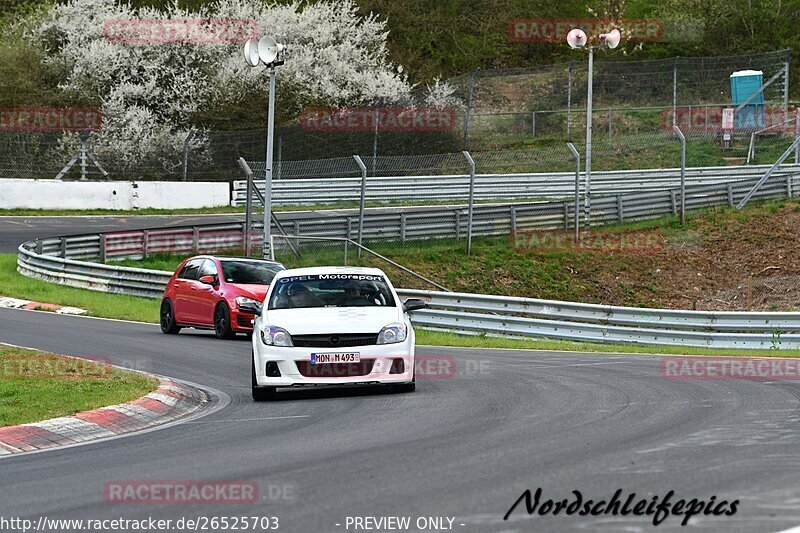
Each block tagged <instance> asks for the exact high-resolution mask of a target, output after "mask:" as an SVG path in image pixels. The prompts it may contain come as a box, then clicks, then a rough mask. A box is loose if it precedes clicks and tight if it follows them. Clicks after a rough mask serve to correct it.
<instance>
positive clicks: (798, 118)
mask: <svg viewBox="0 0 800 533" xmlns="http://www.w3.org/2000/svg"><path fill="white" fill-rule="evenodd" d="M794 114H795V122H796V125H795V127H794V136H795V137H797V138H798V139H800V107H798V108H797V109H795V110H794ZM794 164H795V165H798V164H800V146H797V148H795V149H794Z"/></svg>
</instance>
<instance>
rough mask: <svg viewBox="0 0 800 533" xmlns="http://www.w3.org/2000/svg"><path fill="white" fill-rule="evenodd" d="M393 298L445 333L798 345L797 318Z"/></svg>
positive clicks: (456, 296)
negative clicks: (416, 303)
mask: <svg viewBox="0 0 800 533" xmlns="http://www.w3.org/2000/svg"><path fill="white" fill-rule="evenodd" d="M398 293H399V294H400V295H401V296H403V297H412V298H423V299H425V300H428V301H429V305H430V307H431V308H430V309H429V310H422V311H416V312H414V322H415V323H416V324H418V325H420V326H425V327H431V328H435V329H443V330H447V331H457V332H473V333H489V334H495V335H509V334H510V335H518V336H523V337H536V338H549V339H559V340H570V341H577V342H601V343H626V344H650V345H679V346H699V347H708V348H746V349H789V348H793V349H795V348H798V347H800V313H740V312H708V311H682V310H669V309H645V308H634V307H617V306H609V305H594V304H585V303H573V302H559V301H551V300H537V299H533V298H515V297H508V296H490V295H482V294H464V293H452V292H450V293H442V292H433V291H419V290H406V289H403V290H400V291H398Z"/></svg>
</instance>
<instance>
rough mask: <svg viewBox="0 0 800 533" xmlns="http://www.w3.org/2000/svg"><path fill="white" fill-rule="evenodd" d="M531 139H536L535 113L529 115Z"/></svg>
mask: <svg viewBox="0 0 800 533" xmlns="http://www.w3.org/2000/svg"><path fill="white" fill-rule="evenodd" d="M531 137H536V111H533V112H532V113H531Z"/></svg>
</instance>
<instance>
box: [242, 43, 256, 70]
mask: <svg viewBox="0 0 800 533" xmlns="http://www.w3.org/2000/svg"><path fill="white" fill-rule="evenodd" d="M244 60H245V61H247V64H248V65H250V66H251V67H255V66H257V65H258V43H257V42H256V40H255V39H247V42H246V43H244Z"/></svg>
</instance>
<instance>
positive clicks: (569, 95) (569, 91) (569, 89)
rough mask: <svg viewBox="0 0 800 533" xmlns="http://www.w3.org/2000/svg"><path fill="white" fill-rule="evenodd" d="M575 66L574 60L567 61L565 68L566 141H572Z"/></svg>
mask: <svg viewBox="0 0 800 533" xmlns="http://www.w3.org/2000/svg"><path fill="white" fill-rule="evenodd" d="M574 68H575V61H570V62H569V70H567V142H570V141H572V137H571V135H572V72H573V70H574Z"/></svg>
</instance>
